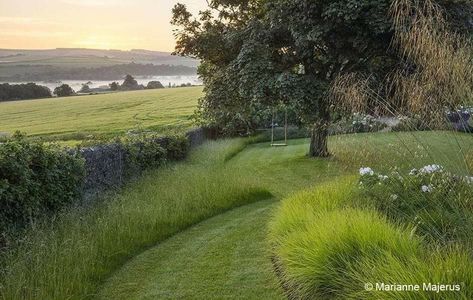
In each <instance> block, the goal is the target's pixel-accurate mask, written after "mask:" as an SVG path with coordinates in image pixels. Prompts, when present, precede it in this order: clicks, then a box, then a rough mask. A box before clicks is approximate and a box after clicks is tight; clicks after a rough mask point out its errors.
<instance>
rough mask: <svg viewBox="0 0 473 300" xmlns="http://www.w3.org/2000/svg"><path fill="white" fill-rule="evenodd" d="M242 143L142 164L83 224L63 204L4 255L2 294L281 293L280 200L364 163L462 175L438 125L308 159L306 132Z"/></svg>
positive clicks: (356, 139)
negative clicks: (53, 218) (281, 142)
mask: <svg viewBox="0 0 473 300" xmlns="http://www.w3.org/2000/svg"><path fill="white" fill-rule="evenodd" d="M249 142H250V141H249V140H246V139H232V140H220V141H216V142H208V143H207V144H205V145H203V146H202V147H200V148H198V149H196V150H194V151H193V153H192V154H191V156H190V157H189V158H188V160H187V161H185V162H181V163H177V164H173V165H171V166H169V167H166V168H164V169H161V170H156V171H153V172H150V173H148V174H147V175H146V176H145V177H143V178H142V179H140V180H139V181H138V182H136V183H133V184H131V185H129V186H128V187H127V188H126V189H125V190H124V191H123V192H121V193H120V194H119V195H117V196H112V198H110V199H109V200H110V201H107V203H108V204H107V205H105V206H103V207H101V208H100V209H97V210H94V211H91V212H88V213H85V214H83V213H81V214H82V216H83V217H82V218H81V222H77V216H76V213H74V212H72V213H69V214H66V215H64V216H63V217H62V219H60V221H59V222H58V223H57V224H56V225H55V226H56V227H55V228H56V229H55V230H52V229H48V228H46V229H43V230H40V229H37V230H38V231H36V232H32V233H31V240H30V241H31V243H29V244H28V245H29V248H28V249H24V250H22V251H19V252H15V253H12V254H11V255H12V256H10V257H8V256H7V257H6V259H7V260H6V261H7V262H15V263H14V264H13V263H11V264H10V263H7V265H8V268H7V270H8V271H9V272H10V273H9V275H10V276H9V277H8V278H6V277H4V278H5V279H6V280H7V281H6V282H1V283H0V284H2V285H3V286H4V287H5V288H4V292H5V295H3V298H4V299H19V297H18V295H20V294H21V295H22V296H21V297H22V298H23V299H33V298H38V297H39V298H48V299H64V298H82V297H84V296H85V295H91V294H93V295H96V296H99V298H103V299H149V298H151V299H152V298H156V297H158V298H173V295H174V296H175V295H180V296H182V297H184V298H185V297H190V298H194V299H209V298H212V297H215V295H222V297H225V296H228V297H230V296H233V297H237V296H235V295H239V296H241V297H243V298H245V299H277V298H280V297H282V296H283V295H282V291H281V290H280V288H279V285H278V282H277V279H276V277H275V274H274V272H273V270H272V266H271V260H270V246H269V244H267V242H266V241H265V237H266V235H267V226H268V224H269V222H270V219H271V216H272V215H273V212H274V209H275V208H276V207H277V206H278V205H279V204H278V201H279V200H282V199H285V198H287V197H289V196H291V195H292V194H294V193H296V192H298V191H301V190H305V189H307V188H312V187H317V186H319V185H321V184H323V183H327V182H332V183H333V185H334V186H335V185H336V184H337V183H338V182H344V178H346V177H347V176H348V178H354V176H353V175H355V174H356V173H357V171H358V169H359V168H360V167H363V166H371V167H373V168H375V169H376V170H387V169H389V168H392V167H394V166H399V167H400V168H401V169H402V170H408V169H410V168H412V167H420V166H422V165H423V164H424V163H426V162H427V163H438V164H441V165H445V166H446V168H447V169H449V170H452V171H455V172H459V173H467V172H468V166H465V165H462V156H461V153H460V152H459V151H458V149H460V148H462V149H472V148H473V138H472V137H471V135H464V134H455V133H448V132H407V133H374V134H355V135H341V136H335V137H331V138H330V143H329V145H330V150H331V152H332V153H333V157H331V158H327V159H311V158H308V157H307V156H306V151H307V146H308V140H307V139H298V140H291V141H290V143H289V146H288V147H280V148H274V147H273V148H271V147H270V146H269V143H267V142H262V143H255V144H248V143H249ZM362 147H365V148H367V149H370V151H368V154H366V155H362V153H361V152H359V149H361V148H362ZM444 150H446V151H448V152H447V153H449V154H448V155H445V152H443V151H444ZM410 151H413V152H416V153H417V154H415V155H417V156H416V157H417V159H416V161H415V162H413V163H411V162H406V159H405V153H406V152H410ZM379 153H382V155H380V154H379ZM204 174H205V176H204ZM157 191H159V193H158V192H157ZM268 197H270V198H271V199H268ZM171 199H174V200H173V201H171ZM260 200H263V201H260ZM176 201H177V202H176ZM247 204H248V205H247ZM237 206H242V207H241V208H237V209H235V210H232V211H229V212H225V211H226V210H228V209H231V208H235V207H237ZM221 213H223V214H221ZM219 214H220V215H219ZM215 215H218V216H217V217H215V218H212V219H208V218H210V217H212V216H215ZM205 219H208V220H207V221H204V222H202V223H200V224H198V225H196V226H194V227H192V225H194V224H197V223H199V222H200V221H203V220H205ZM186 228H188V229H187V230H186ZM45 241H47V242H45ZM44 245H50V246H47V247H44ZM117 249H119V250H117ZM32 262H35V263H32ZM77 265H81V268H80V269H79V270H76V271H77V272H74V273H71V272H69V270H72V268H75V266H77ZM103 283H105V284H103ZM58 287H61V288H58ZM20 291H21V292H20ZM15 295H17V296H15Z"/></svg>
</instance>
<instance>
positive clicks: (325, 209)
mask: <svg viewBox="0 0 473 300" xmlns="http://www.w3.org/2000/svg"><path fill="white" fill-rule="evenodd" d="M355 182H356V181H355V180H354V178H353V177H348V178H346V179H341V180H339V181H336V182H335V181H333V182H330V183H328V184H325V185H323V186H319V187H318V188H316V189H312V190H308V191H304V192H301V193H298V194H296V195H294V196H292V197H289V198H287V199H285V200H284V201H283V202H282V203H281V205H280V206H279V207H278V208H277V210H276V211H275V213H274V216H273V218H272V221H271V223H270V233H269V235H268V237H269V241H270V244H271V246H272V253H273V254H274V261H275V267H276V270H278V273H279V276H280V280H281V282H282V285H283V286H284V287H285V290H286V294H287V295H288V296H289V297H290V298H293V299H471V297H472V296H473V277H472V276H473V268H472V267H471V266H472V265H473V260H472V258H471V256H470V255H469V254H468V252H466V251H464V250H461V248H457V247H449V248H443V249H442V248H438V247H436V246H435V245H429V244H426V243H424V242H425V241H424V239H423V238H422V237H420V236H418V235H415V234H414V231H415V230H414V226H406V225H404V226H403V225H402V224H399V223H396V222H394V223H393V222H391V221H390V220H388V219H387V217H386V216H384V215H383V214H380V213H378V212H377V211H376V210H374V209H372V207H370V205H369V204H368V203H366V201H364V199H363V196H362V195H361V194H360V193H358V192H357V188H356V184H354V183H355ZM367 283H368V284H373V286H374V288H376V286H375V285H376V283H385V284H388V285H390V284H400V285H409V284H410V285H416V284H418V285H420V287H421V288H420V291H411V292H409V291H407V292H402V291H401V292H399V291H396V290H393V289H391V290H387V291H383V290H374V291H373V290H367V289H365V284H367ZM424 283H427V284H428V283H432V284H434V285H436V284H452V285H455V284H458V285H460V289H461V290H454V291H446V292H445V291H442V292H440V293H437V292H436V290H432V291H429V290H423V288H424V287H423V284H424Z"/></svg>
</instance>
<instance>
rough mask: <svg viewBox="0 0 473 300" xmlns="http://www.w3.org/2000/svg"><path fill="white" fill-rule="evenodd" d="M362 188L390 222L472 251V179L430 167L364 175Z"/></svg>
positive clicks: (433, 166)
mask: <svg viewBox="0 0 473 300" xmlns="http://www.w3.org/2000/svg"><path fill="white" fill-rule="evenodd" d="M360 187H361V188H362V191H363V193H364V194H365V195H366V196H367V197H368V199H370V200H371V201H372V203H373V206H374V207H376V209H378V210H379V211H380V212H382V213H383V214H384V215H386V216H388V217H389V218H390V219H392V220H394V221H400V222H402V223H405V224H408V225H409V226H411V227H413V228H415V232H416V233H417V234H419V235H421V236H424V237H426V238H428V239H430V240H432V241H436V242H441V243H442V244H443V245H448V244H451V243H460V244H464V245H466V246H467V247H469V248H470V249H472V250H473V248H472V247H473V235H472V234H471V230H470V229H471V228H472V226H473V207H472V205H471V203H472V201H473V177H469V176H463V177H462V176H457V175H453V174H452V173H450V172H447V171H445V170H444V168H443V167H441V166H439V165H428V166H425V167H423V168H421V169H419V170H417V169H413V170H411V172H410V173H409V174H400V173H399V172H398V171H393V172H392V173H391V174H389V175H383V174H379V173H375V172H374V171H373V172H371V171H370V172H367V173H364V174H363V175H362V176H361V179H360Z"/></svg>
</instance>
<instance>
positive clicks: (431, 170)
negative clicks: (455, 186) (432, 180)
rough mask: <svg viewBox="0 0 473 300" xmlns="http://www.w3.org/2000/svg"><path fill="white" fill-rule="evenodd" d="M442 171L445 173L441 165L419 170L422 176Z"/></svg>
mask: <svg viewBox="0 0 473 300" xmlns="http://www.w3.org/2000/svg"><path fill="white" fill-rule="evenodd" d="M441 171H443V167H442V166H439V165H428V166H425V167H423V168H421V169H420V170H419V172H420V173H422V174H431V173H435V172H441Z"/></svg>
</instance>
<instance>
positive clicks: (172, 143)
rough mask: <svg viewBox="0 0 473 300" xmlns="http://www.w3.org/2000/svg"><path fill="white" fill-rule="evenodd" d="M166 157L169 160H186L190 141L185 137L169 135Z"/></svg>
mask: <svg viewBox="0 0 473 300" xmlns="http://www.w3.org/2000/svg"><path fill="white" fill-rule="evenodd" d="M166 139H167V141H166V157H167V159H169V160H181V159H184V158H185V157H186V155H187V153H188V152H189V147H190V145H189V140H188V138H187V137H186V136H185V135H169V136H167V137H166Z"/></svg>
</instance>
